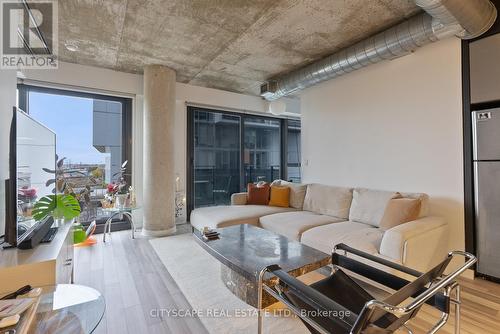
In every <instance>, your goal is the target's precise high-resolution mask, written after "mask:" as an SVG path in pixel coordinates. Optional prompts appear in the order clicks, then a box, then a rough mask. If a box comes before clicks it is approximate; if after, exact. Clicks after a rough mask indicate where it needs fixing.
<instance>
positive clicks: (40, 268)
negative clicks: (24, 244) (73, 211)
mask: <svg viewBox="0 0 500 334" xmlns="http://www.w3.org/2000/svg"><path fill="white" fill-rule="evenodd" d="M55 226H58V227H59V230H58V231H57V234H56V236H55V237H54V239H53V240H52V241H51V242H50V243H46V244H39V245H38V246H36V247H35V248H34V249H29V250H21V249H17V248H12V249H2V250H0V295H2V294H5V293H6V292H12V291H15V290H17V289H19V288H20V287H22V286H24V285H28V284H29V285H31V286H33V287H36V286H46V285H55V284H59V283H72V280H73V259H74V251H73V233H72V228H71V227H72V223H71V222H64V223H63V222H62V223H59V225H55Z"/></svg>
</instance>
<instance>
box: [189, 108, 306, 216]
mask: <svg viewBox="0 0 500 334" xmlns="http://www.w3.org/2000/svg"><path fill="white" fill-rule="evenodd" d="M196 111H204V112H212V113H219V114H222V115H231V116H237V117H239V128H240V129H239V131H240V147H239V149H240V164H239V165H240V189H241V190H243V187H244V183H245V171H244V168H245V166H244V160H245V159H244V154H245V119H249V118H261V119H266V120H274V121H279V122H280V139H281V143H280V151H281V152H280V178H281V179H283V180H286V179H287V176H288V175H287V174H288V166H287V163H288V142H287V139H288V136H287V133H288V121H289V120H293V121H299V122H301V119H300V117H297V118H292V117H290V118H280V117H272V116H267V115H261V114H257V113H244V112H236V111H227V110H221V109H216V108H207V107H198V106H191V105H188V106H187V136H186V137H187V138H186V139H187V140H186V146H187V147H186V202H187V203H186V214H187V217H189V215H190V213H191V211H192V210H193V209H194V202H195V200H194V196H195V192H194V190H195V189H194V182H193V178H194V149H195V141H194V131H195V128H194V125H195V112H196Z"/></svg>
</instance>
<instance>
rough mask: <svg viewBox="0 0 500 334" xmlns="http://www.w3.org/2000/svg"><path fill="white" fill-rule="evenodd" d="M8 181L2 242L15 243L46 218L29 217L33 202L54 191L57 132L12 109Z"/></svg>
mask: <svg viewBox="0 0 500 334" xmlns="http://www.w3.org/2000/svg"><path fill="white" fill-rule="evenodd" d="M9 165H10V171H9V174H10V175H9V180H7V181H6V202H7V203H6V207H7V210H6V211H7V212H6V224H5V241H6V242H7V243H8V244H10V245H12V246H16V245H18V244H19V243H21V242H22V241H23V239H25V238H27V237H29V236H30V234H32V232H33V231H34V230H36V229H38V228H39V227H40V226H41V225H44V224H47V223H48V219H44V220H43V221H36V220H35V219H33V217H32V210H33V206H34V204H35V203H36V201H37V200H38V199H40V198H42V197H44V196H46V195H51V194H54V192H55V190H54V184H53V183H51V182H50V181H49V180H51V179H54V176H55V175H54V174H53V173H49V172H47V170H55V169H56V135H55V133H54V132H53V131H51V130H50V129H49V128H47V127H46V126H45V125H43V124H41V123H40V122H38V121H36V120H34V119H33V118H31V117H30V116H29V115H28V114H27V113H25V112H24V111H22V110H21V109H19V108H14V112H13V117H12V124H11V131H10V156H9ZM49 227H50V226H49Z"/></svg>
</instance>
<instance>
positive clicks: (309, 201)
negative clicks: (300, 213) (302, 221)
mask: <svg viewBox="0 0 500 334" xmlns="http://www.w3.org/2000/svg"><path fill="white" fill-rule="evenodd" d="M351 201H352V189H350V188H342V187H334V186H325V185H322V184H316V183H314V184H309V185H308V186H307V191H306V197H305V199H304V208H303V210H306V211H311V212H315V213H318V214H323V215H328V216H333V217H337V218H341V219H344V220H347V218H348V216H349V208H350V207H351Z"/></svg>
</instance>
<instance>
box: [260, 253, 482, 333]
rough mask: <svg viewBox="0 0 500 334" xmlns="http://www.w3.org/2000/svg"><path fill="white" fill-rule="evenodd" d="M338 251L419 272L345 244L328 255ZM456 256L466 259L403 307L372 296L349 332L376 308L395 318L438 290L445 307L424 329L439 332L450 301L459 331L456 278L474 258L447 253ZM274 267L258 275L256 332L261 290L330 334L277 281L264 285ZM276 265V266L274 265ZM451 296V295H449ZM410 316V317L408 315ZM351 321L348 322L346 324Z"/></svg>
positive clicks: (357, 330) (359, 329) (358, 328)
mask: <svg viewBox="0 0 500 334" xmlns="http://www.w3.org/2000/svg"><path fill="white" fill-rule="evenodd" d="M339 250H342V251H343V252H344V254H345V255H347V253H352V254H354V255H356V256H360V257H362V258H364V259H367V260H370V261H373V262H376V263H379V264H382V265H384V266H386V267H390V268H392V269H396V270H398V271H401V272H404V273H406V274H410V275H412V276H414V277H418V276H420V275H421V274H422V273H419V272H418V271H415V270H413V269H410V268H407V267H404V266H401V265H399V264H396V263H392V262H390V261H387V260H384V259H381V258H377V257H375V256H374V255H371V254H367V253H364V252H362V251H359V250H356V249H354V248H351V247H348V246H346V245H342V244H341V245H338V246H336V247H335V248H334V250H333V253H332V257H333V255H334V254H336V253H337V252H338V251H339ZM457 256H463V257H465V259H466V262H465V263H464V264H463V265H462V266H460V267H459V268H458V269H456V270H454V271H453V272H452V273H450V274H449V275H442V276H441V277H440V278H439V279H438V280H437V281H436V282H433V284H431V286H429V287H428V288H427V289H425V291H423V292H422V293H420V294H419V295H418V296H416V297H415V298H413V300H412V301H410V302H409V303H407V304H406V305H404V306H396V305H390V304H388V303H385V302H383V301H379V300H376V299H373V300H370V301H368V302H367V303H366V304H365V306H364V307H363V309H362V310H361V312H360V314H359V315H358V316H357V319H356V320H355V322H354V324H353V325H352V328H351V330H350V333H351V334H361V333H362V331H363V330H364V328H365V326H366V321H367V320H368V319H369V318H370V316H371V315H372V314H373V312H374V311H375V310H376V309H381V310H383V311H386V312H388V313H390V314H393V315H395V316H396V317H398V318H399V317H401V316H405V315H408V314H410V313H412V312H415V311H418V309H419V308H420V307H421V306H422V305H423V304H424V303H426V302H427V301H429V299H431V298H432V297H434V296H435V295H437V294H438V293H442V295H444V296H445V297H448V299H447V300H448V302H447V303H448V306H447V307H446V309H447V311H442V312H441V317H440V319H439V320H438V322H437V323H436V324H435V325H434V326H433V327H432V328H431V329H430V330H429V331H428V332H427V333H428V334H435V333H436V332H437V331H439V330H440V329H441V328H442V327H443V326H444V325H445V324H446V323H447V322H448V320H449V317H450V307H449V306H450V305H449V304H453V305H454V306H455V330H454V332H455V334H459V333H460V305H461V300H460V285H459V284H458V282H457V281H456V279H457V278H458V277H459V276H460V275H462V274H463V273H464V272H465V271H466V270H467V269H468V268H470V267H472V265H473V264H474V263H475V262H476V261H477V259H476V257H475V256H474V255H472V254H470V253H467V252H463V251H453V252H450V253H448V257H452V258H453V257H457ZM276 267H278V266H275V265H274V266H267V267H265V268H263V269H262V270H261V271H260V272H259V275H258V305H259V308H258V333H259V334H261V333H262V332H263V320H264V319H263V318H264V317H263V309H262V294H263V291H266V292H267V293H268V294H270V295H271V296H273V297H274V298H276V300H278V301H280V302H282V303H283V304H285V305H286V306H287V307H288V308H289V309H290V310H291V311H292V312H293V313H294V314H295V315H296V316H298V317H299V318H300V319H302V320H303V321H304V322H306V323H307V324H308V325H310V326H311V327H312V328H314V329H315V330H317V331H318V332H319V333H322V334H331V333H330V332H329V331H328V330H326V329H325V328H323V327H322V326H321V325H320V324H318V323H317V322H316V321H315V320H314V319H311V318H308V317H307V316H305V315H304V314H303V313H302V312H301V309H299V308H298V307H296V306H295V305H293V304H292V303H291V302H290V301H289V300H288V299H287V298H285V297H284V296H282V291H281V289H280V287H279V284H277V285H276V286H274V287H271V286H268V285H266V284H264V276H265V275H266V274H271V275H272V271H274V270H276ZM335 267H338V266H335V265H334V266H333V268H332V272H331V274H333V273H334V271H335ZM278 268H279V267H278ZM453 295H454V298H452V296H453ZM410 319H411V318H410ZM410 319H408V320H407V321H406V322H405V323H404V324H403V325H402V326H401V327H400V328H404V329H406V331H407V332H408V333H410V334H411V333H412V331H411V329H410V328H409V327H408V326H407V322H408V321H409V320H410ZM350 325H351V324H349V326H350Z"/></svg>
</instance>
